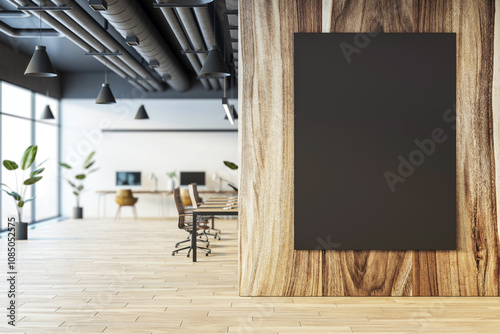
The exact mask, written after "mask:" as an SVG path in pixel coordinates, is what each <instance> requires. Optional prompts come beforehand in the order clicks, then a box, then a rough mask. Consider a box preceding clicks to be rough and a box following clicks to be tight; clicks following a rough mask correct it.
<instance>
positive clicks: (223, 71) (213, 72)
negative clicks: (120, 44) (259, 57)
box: [199, 4, 231, 78]
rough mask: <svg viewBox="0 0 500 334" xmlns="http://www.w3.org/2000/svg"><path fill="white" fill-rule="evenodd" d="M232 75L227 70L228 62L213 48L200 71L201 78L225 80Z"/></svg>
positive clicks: (216, 48) (215, 47) (217, 49)
mask: <svg viewBox="0 0 500 334" xmlns="http://www.w3.org/2000/svg"><path fill="white" fill-rule="evenodd" d="M213 7H214V44H215V43H216V38H215V4H214V6H213ZM230 75H231V74H230V73H229V69H228V68H227V65H226V62H225V61H224V59H223V58H222V54H221V53H220V50H219V48H218V47H217V46H213V47H212V48H211V49H210V50H209V51H208V56H207V59H206V60H205V62H204V63H203V66H202V67H201V70H200V74H199V76H200V77H203V78H224V77H228V76H230Z"/></svg>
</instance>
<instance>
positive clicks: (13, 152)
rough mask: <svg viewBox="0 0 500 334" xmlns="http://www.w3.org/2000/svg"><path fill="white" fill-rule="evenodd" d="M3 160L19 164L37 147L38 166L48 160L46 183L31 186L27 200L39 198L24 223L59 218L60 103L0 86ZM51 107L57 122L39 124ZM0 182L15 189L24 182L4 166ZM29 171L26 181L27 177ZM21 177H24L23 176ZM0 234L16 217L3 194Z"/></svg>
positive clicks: (0, 155)
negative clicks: (44, 112)
mask: <svg viewBox="0 0 500 334" xmlns="http://www.w3.org/2000/svg"><path fill="white" fill-rule="evenodd" d="M0 92H1V94H0V108H1V109H0V111H1V115H0V124H1V126H0V131H1V132H0V160H1V161H3V160H4V159H8V160H13V161H15V162H19V160H20V159H21V155H22V154H23V152H24V150H25V149H26V148H27V147H28V146H30V145H32V144H36V145H38V154H37V159H36V163H40V162H42V161H43V160H45V159H48V160H47V161H46V162H45V163H44V167H45V170H44V172H43V173H42V176H43V179H42V180H41V181H40V182H38V183H37V184H35V186H32V187H31V188H30V189H29V190H28V193H27V194H25V198H28V197H31V196H36V200H35V201H34V202H30V203H27V204H26V205H25V207H24V210H23V220H24V221H25V222H28V223H33V222H37V221H40V220H44V219H49V218H53V217H57V216H58V215H59V182H58V178H59V171H58V167H57V161H58V155H59V126H58V120H59V114H58V111H59V101H57V100H55V99H52V98H49V97H46V96H44V95H39V94H35V93H33V92H31V91H29V90H26V89H24V88H20V87H16V86H14V85H11V84H8V83H5V82H0ZM47 105H49V106H50V108H51V110H52V112H53V113H54V116H55V117H56V120H53V121H43V122H42V121H39V118H40V115H41V113H42V111H43V109H44V108H45V106H47ZM1 168H2V169H1V172H0V182H2V183H5V184H7V185H9V186H10V187H11V188H12V189H15V188H17V187H18V186H20V184H21V182H22V180H21V179H17V180H16V177H15V173H14V172H13V171H8V170H6V169H5V168H4V167H3V166H2V167H1ZM27 174H28V171H26V175H25V178H27V177H28V175H27ZM20 175H22V173H20ZM0 199H1V201H0V212H1V222H0V228H1V230H5V229H6V228H7V218H8V217H17V212H16V207H15V204H14V201H13V199H12V197H10V196H9V195H7V194H6V193H5V192H2V195H1V197H0Z"/></svg>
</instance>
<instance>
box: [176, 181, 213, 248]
mask: <svg viewBox="0 0 500 334" xmlns="http://www.w3.org/2000/svg"><path fill="white" fill-rule="evenodd" d="M174 200H175V206H176V208H177V213H178V214H179V221H178V225H177V226H178V228H179V229H181V230H184V231H186V232H188V233H189V234H188V237H187V238H186V239H185V240H183V241H180V242H178V243H176V244H175V248H177V247H179V245H180V244H183V243H185V242H190V243H189V246H187V247H183V248H179V249H176V250H174V251H173V252H172V256H175V254H178V253H179V252H180V251H182V250H185V249H188V250H189V251H188V253H187V257H189V256H190V254H191V250H192V246H191V236H192V231H193V228H195V229H196V236H197V238H196V248H197V249H201V250H204V251H205V252H206V253H205V255H206V256H208V254H210V253H211V252H212V251H211V250H210V248H208V246H210V242H209V241H208V236H207V234H206V231H207V230H208V229H209V228H210V227H209V226H208V221H206V220H201V219H200V222H194V223H193V215H192V213H187V212H186V210H185V208H184V204H183V203H182V199H181V194H180V190H179V188H175V189H174ZM189 218H191V219H189ZM203 236H204V237H205V240H200V239H198V238H199V237H203ZM198 242H202V243H204V244H205V247H202V246H198Z"/></svg>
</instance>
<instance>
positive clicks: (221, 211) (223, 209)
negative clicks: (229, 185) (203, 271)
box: [191, 198, 238, 262]
mask: <svg viewBox="0 0 500 334" xmlns="http://www.w3.org/2000/svg"><path fill="white" fill-rule="evenodd" d="M208 201H210V200H208ZM228 203H231V202H228V201H227V198H226V201H221V202H219V203H218V204H202V205H201V206H200V207H199V208H198V209H196V210H194V211H193V226H195V224H196V222H197V219H198V216H237V215H238V204H233V203H231V206H227V205H226V204H228ZM228 208H230V209H228ZM196 234H197V231H196V228H193V229H192V231H191V247H192V254H193V262H196V255H197V249H196Z"/></svg>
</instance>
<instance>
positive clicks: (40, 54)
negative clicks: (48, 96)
mask: <svg viewBox="0 0 500 334" xmlns="http://www.w3.org/2000/svg"><path fill="white" fill-rule="evenodd" d="M24 75H27V76H31V77H42V78H52V77H57V73H56V70H55V69H54V66H53V65H52V62H51V61H50V58H49V55H48V54H47V51H46V48H45V46H43V45H42V13H41V12H40V45H37V46H35V52H34V53H33V56H32V57H31V60H30V62H29V64H28V67H26V71H24Z"/></svg>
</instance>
